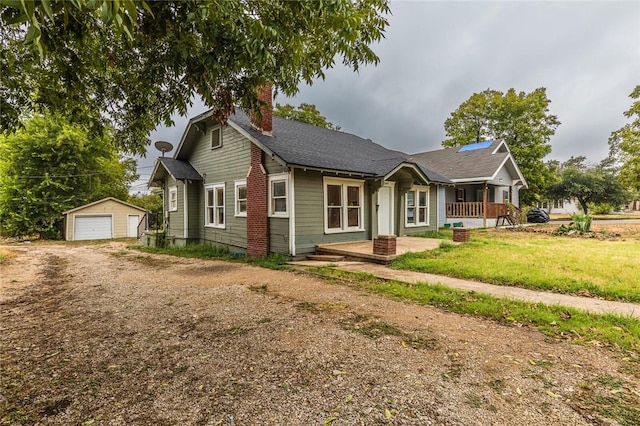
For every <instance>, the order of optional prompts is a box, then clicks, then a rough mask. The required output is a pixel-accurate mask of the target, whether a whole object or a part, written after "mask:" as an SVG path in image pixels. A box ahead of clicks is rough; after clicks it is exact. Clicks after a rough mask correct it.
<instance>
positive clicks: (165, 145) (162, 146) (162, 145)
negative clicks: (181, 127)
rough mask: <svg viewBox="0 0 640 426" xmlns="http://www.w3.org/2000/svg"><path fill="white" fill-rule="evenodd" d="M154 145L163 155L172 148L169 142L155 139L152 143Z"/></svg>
mask: <svg viewBox="0 0 640 426" xmlns="http://www.w3.org/2000/svg"><path fill="white" fill-rule="evenodd" d="M154 145H155V147H156V149H157V150H158V151H160V152H162V156H163V157H164V153H165V152H169V151H171V150H172V149H173V145H171V142H167V141H157V142H156V143H154Z"/></svg>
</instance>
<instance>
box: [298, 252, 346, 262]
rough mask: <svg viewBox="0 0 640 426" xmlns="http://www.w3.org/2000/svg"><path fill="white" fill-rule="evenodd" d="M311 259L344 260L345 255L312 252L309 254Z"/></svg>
mask: <svg viewBox="0 0 640 426" xmlns="http://www.w3.org/2000/svg"><path fill="white" fill-rule="evenodd" d="M307 259H309V260H320V261H322V262H340V261H342V260H344V256H340V255H335V254H310V255H308V256H307Z"/></svg>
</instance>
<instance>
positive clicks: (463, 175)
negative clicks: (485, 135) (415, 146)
mask: <svg viewBox="0 0 640 426" xmlns="http://www.w3.org/2000/svg"><path fill="white" fill-rule="evenodd" d="M500 143H502V142H500V141H493V143H492V144H491V145H490V146H489V147H487V148H483V149H476V150H473V151H462V152H460V147H459V146H458V147H453V148H444V149H439V150H437V151H427V152H421V153H418V154H404V156H405V158H406V159H407V160H409V161H414V162H416V163H418V164H420V165H422V166H424V167H426V168H428V169H430V170H433V171H435V172H436V173H439V174H441V175H443V176H446V177H448V178H449V179H451V180H457V179H473V178H481V177H482V178H484V177H490V176H493V175H494V174H495V173H496V171H497V170H498V168H499V167H500V165H501V164H502V163H503V162H504V160H505V158H506V157H507V156H508V155H509V153H508V152H506V151H505V152H500V151H499V152H496V153H495V154H493V151H494V150H495V149H496V148H497V147H498V145H499V144H500Z"/></svg>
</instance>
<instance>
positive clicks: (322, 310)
mask: <svg viewBox="0 0 640 426" xmlns="http://www.w3.org/2000/svg"><path fill="white" fill-rule="evenodd" d="M10 249H11V250H13V251H15V252H17V257H15V258H13V259H12V260H11V261H10V262H9V263H8V264H6V263H5V264H3V265H2V266H0V268H1V277H2V278H1V280H0V344H1V347H0V349H1V350H0V353H1V359H0V368H1V370H0V392H1V393H0V421H1V423H2V424H65V425H66V424H69V425H71V424H74V425H86V426H90V425H132V424H140V425H222V424H223V425H231V424H234V425H269V424H278V425H314V424H319V425H322V424H332V425H387V424H394V425H403V424H407V425H409V424H410V425H525V424H526V425H554V424H557V425H586V424H594V423H599V422H604V424H617V423H616V422H615V421H613V420H610V419H608V418H607V416H609V414H607V412H603V410H602V407H603V404H604V405H605V406H606V405H607V404H608V403H607V402H606V401H607V400H608V399H607V398H609V399H611V400H612V401H622V399H621V398H624V401H640V387H639V383H640V379H639V377H638V367H637V365H638V360H637V355H636V354H628V356H625V355H626V354H621V353H614V352H612V351H610V350H608V349H607V348H603V347H599V346H598V345H597V343H594V344H593V345H590V346H577V345H573V344H571V343H570V342H566V341H562V342H557V341H550V340H549V339H548V338H545V337H544V336H543V335H542V334H540V333H538V332H536V331H535V330H532V329H529V328H527V327H516V326H503V325H499V324H496V323H493V322H489V321H483V320H480V319H477V318H471V317H466V316H460V315H456V314H450V313H447V312H443V311H440V310H438V309H436V308H432V307H425V306H419V305H415V304H410V303H405V302H401V301H393V300H389V299H386V298H383V297H380V296H377V295H373V294H371V293H369V292H367V291H365V290H362V289H359V288H357V287H354V286H350V285H347V284H344V283H335V282H329V281H326V280H322V279H318V278H315V277H312V276H308V275H304V274H301V273H291V272H280V271H271V270H266V269H259V268H255V267H251V266H247V265H245V264H239V263H227V262H220V261H202V260H193V259H181V258H176V257H166V256H159V255H148V254H141V253H139V252H135V251H130V250H127V249H126V248H125V246H124V245H123V244H122V243H109V244H103V245H86V246H82V245H61V244H51V245H45V244H33V245H29V246H27V245H22V246H11V247H10ZM631 367H634V368H631ZM634 398H635V399H634ZM602 401H605V402H602ZM609 405H616V404H614V402H611V403H610V404H609ZM637 415H638V412H636V411H633V410H632V411H630V412H627V413H624V416H623V417H620V416H618V418H623V419H630V421H635V420H638V423H636V424H640V417H637ZM625 416H626V417H625ZM625 421H626V420H625ZM621 423H622V424H625V422H621ZM626 424H634V423H626Z"/></svg>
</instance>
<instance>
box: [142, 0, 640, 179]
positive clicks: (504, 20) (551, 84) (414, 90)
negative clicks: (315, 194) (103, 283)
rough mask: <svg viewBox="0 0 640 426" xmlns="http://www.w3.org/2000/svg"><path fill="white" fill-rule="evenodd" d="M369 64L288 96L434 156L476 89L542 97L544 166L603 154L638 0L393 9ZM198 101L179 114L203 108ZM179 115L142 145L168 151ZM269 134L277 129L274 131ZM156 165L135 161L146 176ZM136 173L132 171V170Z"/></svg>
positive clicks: (635, 45)
mask: <svg viewBox="0 0 640 426" xmlns="http://www.w3.org/2000/svg"><path fill="white" fill-rule="evenodd" d="M391 11H392V15H391V16H389V27H388V29H387V31H386V33H385V39H384V40H383V41H382V42H380V43H379V44H377V45H375V46H373V47H374V51H375V52H376V53H377V54H378V56H379V57H380V63H379V64H378V65H377V66H367V67H363V68H361V70H360V72H359V73H354V72H353V71H352V70H350V69H348V68H345V67H343V66H342V65H341V64H340V63H338V64H336V66H335V67H334V68H333V69H331V70H329V71H328V72H327V73H326V79H325V80H324V81H322V80H320V81H317V82H316V83H314V84H313V85H312V86H310V87H309V86H301V87H300V93H299V94H298V95H297V96H296V97H294V98H291V99H289V98H285V97H283V96H282V95H280V96H278V97H277V98H276V100H275V102H278V103H290V104H293V105H299V104H300V103H303V102H305V103H311V104H315V105H316V106H317V108H318V109H319V110H320V112H321V113H322V114H323V115H324V116H326V117H327V119H328V120H329V121H330V122H332V123H334V124H337V125H339V126H340V127H341V128H342V131H345V132H349V133H354V134H356V135H358V136H361V137H365V138H370V139H372V140H373V141H375V142H377V143H379V144H381V145H383V146H385V147H387V148H391V149H396V150H401V151H405V152H408V153H415V152H421V151H428V150H434V149H438V148H441V142H442V140H443V139H444V138H445V132H444V126H443V125H444V121H445V119H446V118H447V117H448V116H449V115H450V114H451V112H453V111H454V110H455V109H456V108H457V107H458V106H459V105H460V104H461V103H462V102H464V101H465V100H467V99H468V98H469V97H470V96H471V95H472V94H473V93H478V92H481V91H483V90H485V89H489V88H490V89H494V90H499V91H503V92H504V91H507V90H508V89H509V88H514V89H515V90H516V91H518V92H520V91H525V92H530V91H532V90H534V89H536V88H538V87H545V88H546V89H547V97H548V98H549V99H550V100H551V106H550V112H551V113H552V114H555V115H557V117H558V119H559V120H560V122H561V123H562V124H561V125H560V126H559V127H558V129H557V130H556V134H555V136H553V137H552V139H551V145H552V152H551V154H550V155H549V157H548V158H549V159H558V160H561V161H562V160H566V159H568V158H569V157H571V156H572V155H574V156H575V155H585V156H586V157H587V159H588V160H589V161H590V162H593V163H597V162H599V161H600V160H602V159H603V158H604V157H606V156H607V153H608V145H607V141H608V137H609V135H610V134H611V132H612V131H614V130H616V129H618V128H620V127H621V126H622V125H624V124H625V123H626V122H628V120H627V119H626V118H625V117H624V116H623V112H624V111H626V110H627V109H629V107H630V106H631V102H632V100H631V99H630V98H629V94H630V93H631V91H632V90H633V88H634V87H635V86H636V85H638V84H640V2H638V1H631V2H612V1H607V2H587V1H582V2H578V1H571V2H549V1H546V2H507V1H500V2H486V1H473V2H458V1H456V2H452V1H448V2H433V1H412V2H409V1H393V2H392V3H391ZM204 110H205V108H204V107H203V106H202V105H201V104H199V103H198V105H196V106H195V107H194V108H193V109H192V111H191V116H193V115H197V114H199V113H201V112H204ZM187 119H188V118H186V117H185V118H180V119H178V120H176V126H175V127H174V128H171V129H164V128H159V129H158V130H157V131H156V132H153V133H152V135H151V138H152V140H158V139H163V140H168V141H170V142H173V143H174V144H175V145H177V142H178V141H179V139H180V137H181V135H182V132H183V131H184V126H185V125H186V122H187ZM275 130H276V132H277V129H275ZM155 157H157V153H156V152H155V150H153V149H151V150H150V151H149V155H148V156H147V158H146V159H144V160H142V161H141V162H140V168H141V169H140V171H139V173H140V174H141V175H143V176H142V178H143V179H147V178H148V174H149V173H150V171H151V170H150V169H149V168H148V166H149V164H153V160H154V159H155ZM145 166H146V167H147V168H144V169H143V168H142V167H145Z"/></svg>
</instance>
